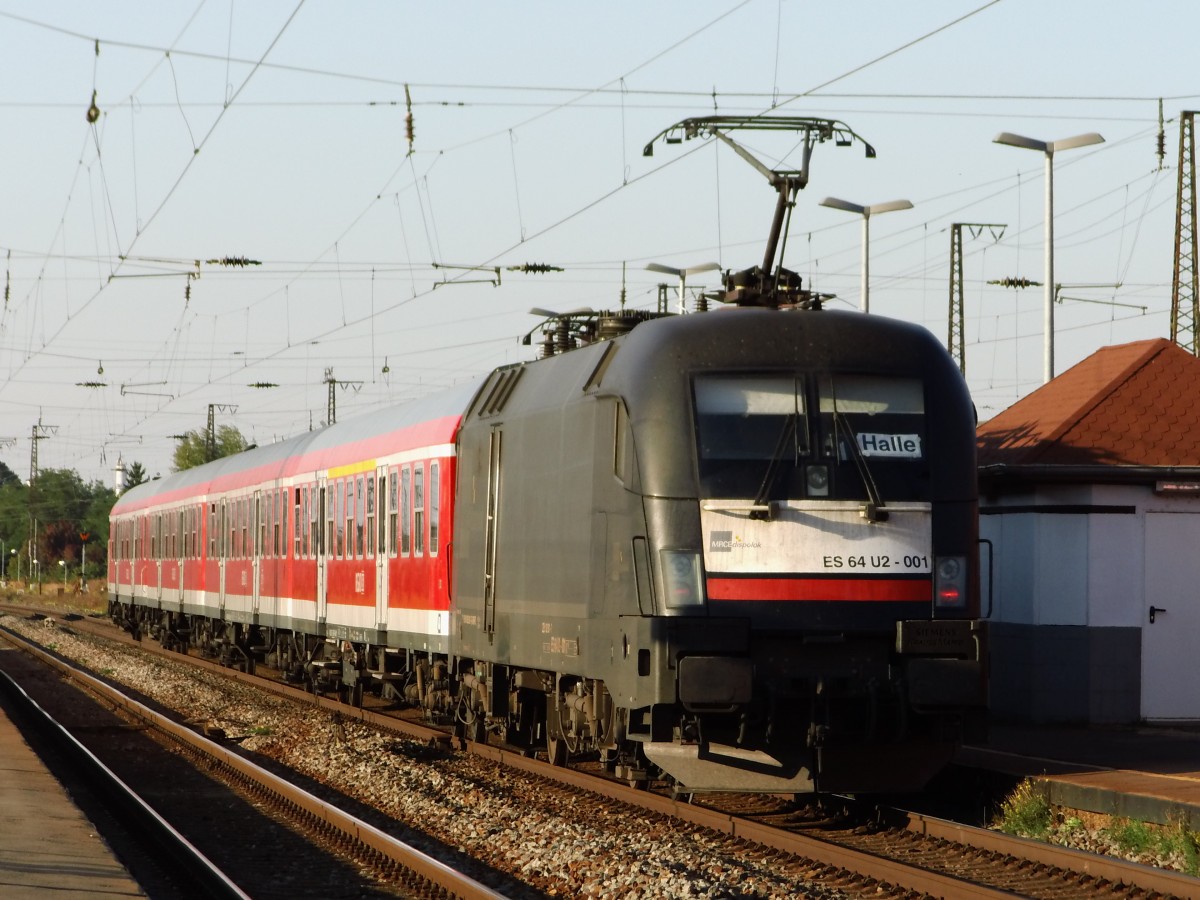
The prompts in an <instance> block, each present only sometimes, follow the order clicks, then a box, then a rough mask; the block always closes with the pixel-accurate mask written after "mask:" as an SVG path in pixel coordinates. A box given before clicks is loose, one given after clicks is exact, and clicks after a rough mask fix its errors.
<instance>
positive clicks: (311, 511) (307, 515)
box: [300, 487, 317, 559]
mask: <svg viewBox="0 0 1200 900" xmlns="http://www.w3.org/2000/svg"><path fill="white" fill-rule="evenodd" d="M316 499H317V492H316V488H308V487H306V488H303V489H302V490H301V491H300V507H301V509H300V512H301V513H302V514H303V515H302V516H301V519H300V529H301V531H302V533H303V537H302V538H301V540H300V552H301V553H302V554H303V555H304V558H305V559H310V558H311V557H312V556H316V555H317V504H316ZM310 554H311V556H310Z"/></svg>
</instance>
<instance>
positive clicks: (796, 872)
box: [72, 620, 1200, 898]
mask: <svg viewBox="0 0 1200 900" xmlns="http://www.w3.org/2000/svg"><path fill="white" fill-rule="evenodd" d="M72 625H73V626H76V627H78V628H79V629H80V630H83V629H87V630H89V631H94V632H96V633H97V634H98V635H100V636H104V637H106V638H108V639H112V638H113V637H116V636H117V633H116V632H115V631H114V630H113V629H112V627H111V626H110V625H108V624H107V623H105V622H94V621H93V622H89V621H87V620H84V621H80V622H78V623H72ZM141 649H143V650H144V651H146V652H155V651H157V649H158V648H156V647H154V646H153V645H149V644H147V645H146V646H145V647H143V648H141ZM159 652H161V651H159ZM166 655H167V656H168V657H169V658H173V659H175V660H177V661H179V662H184V661H185V659H184V658H183V657H180V656H179V655H178V654H175V653H171V654H166ZM186 661H187V662H189V663H191V664H193V665H199V666H200V667H201V668H217V667H213V666H211V664H206V663H205V662H204V661H203V660H197V659H195V658H194V657H188V658H186ZM219 671H220V673H221V674H222V675H223V676H225V677H229V676H231V675H232V676H234V677H235V678H236V679H237V680H238V681H242V682H248V681H253V682H254V683H256V684H258V685H261V684H262V682H261V680H260V679H253V678H252V677H250V676H246V675H244V674H242V673H236V672H230V670H227V669H220V670H219ZM271 690H273V691H276V692H281V693H283V694H285V695H287V696H289V697H291V698H292V699H293V700H298V701H299V702H301V703H304V704H306V705H307V706H308V707H310V708H315V709H316V710H319V711H320V714H321V715H323V716H326V717H328V718H329V720H330V721H335V720H334V719H333V717H334V716H337V717H339V719H340V721H342V722H346V723H354V724H355V726H356V727H367V726H370V727H383V728H388V729H390V730H391V732H392V733H393V734H395V733H396V732H397V731H398V730H399V731H401V732H403V734H405V735H407V736H408V738H411V739H414V740H420V741H426V742H427V741H429V740H430V739H431V738H432V737H433V736H434V735H435V734H436V732H433V731H430V730H429V729H425V728H423V727H421V726H417V725H414V724H412V723H397V722H396V721H395V720H394V719H393V718H392V717H389V716H386V715H384V714H382V713H380V712H371V711H368V710H358V709H353V708H348V707H344V706H342V705H340V704H337V703H336V702H334V701H332V700H329V699H327V698H314V697H313V696H312V695H310V694H305V693H303V692H300V691H296V690H295V689H292V688H288V687H286V686H284V685H281V684H278V683H276V684H272V685H271ZM440 740H441V741H442V742H443V745H444V743H445V742H446V740H447V738H446V736H445V735H442V736H441V737H440ZM466 749H467V750H468V751H469V753H468V754H449V755H450V756H465V757H469V758H474V759H477V760H481V761H487V762H489V763H493V764H502V765H505V766H508V767H509V768H508V771H509V772H519V773H524V774H525V775H527V776H528V777H529V778H531V779H536V780H537V783H539V784H542V785H547V784H548V783H549V782H553V783H554V784H555V785H561V787H559V786H556V787H554V788H553V790H551V788H550V787H548V786H543V787H541V788H540V789H535V793H537V792H540V801H538V802H540V804H541V807H542V812H544V811H545V810H546V809H547V808H557V807H558V806H559V805H562V806H565V807H569V806H571V804H572V803H575V804H577V805H581V806H583V807H584V808H585V809H586V811H587V812H588V813H589V814H590V816H591V818H592V819H610V820H621V819H622V818H623V817H627V816H628V815H629V812H628V811H629V810H630V809H631V808H633V809H635V810H640V814H641V815H642V819H641V820H640V821H641V822H642V825H641V829H642V830H643V831H645V830H646V829H650V830H651V831H652V832H661V833H662V834H663V835H664V836H666V835H667V834H670V835H671V836H672V837H678V836H679V835H680V834H686V835H689V836H690V842H691V843H692V844H693V845H694V846H699V847H701V848H704V850H705V852H704V853H702V854H701V855H702V856H703V857H708V858H710V859H711V858H716V859H717V860H718V861H719V860H732V861H735V862H733V863H730V864H728V868H729V873H728V874H730V875H732V874H734V870H736V869H737V868H738V867H739V866H744V867H746V871H748V872H750V873H751V874H750V875H749V879H750V880H749V881H748V882H747V881H746V880H745V878H742V880H740V881H739V885H740V887H741V888H742V889H744V891H745V893H746V894H747V895H749V896H755V895H758V896H785V895H793V896H794V895H796V894H797V893H801V892H802V891H799V890H792V891H791V893H790V894H785V893H784V891H785V890H786V885H788V884H790V885H791V886H792V887H793V888H798V887H800V886H807V889H808V895H809V896H872V897H881V896H882V897H886V896H914V895H925V896H940V897H999V896H1008V897H1011V896H1013V895H1014V894H1016V895H1018V896H1027V897H1045V898H1058V897H1078V896H1081V895H1087V896H1122V897H1124V896H1134V895H1136V896H1144V897H1155V896H1157V897H1170V896H1179V897H1190V896H1200V882H1198V881H1197V880H1196V879H1191V878H1187V877H1186V876H1183V875H1179V874H1177V873H1173V872H1167V871H1163V870H1158V869H1151V868H1149V867H1145V866H1138V865H1134V864H1130V863H1125V862H1122V861H1119V860H1110V859H1107V858H1103V857H1097V856H1094V855H1091V854H1085V853H1080V852H1078V851H1070V850H1066V849H1065V848H1057V847H1052V846H1048V845H1043V844H1038V843H1035V842H1032V841H1025V840H1022V839H1019V838H1012V837H1009V836H1006V835H1000V834H997V833H995V832H991V831H986V830H981V829H973V828H969V827H967V826H961V825H956V824H954V823H949V822H944V821H942V820H937V819H932V818H929V817H922V816H915V815H907V814H899V813H897V814H894V815H893V816H891V817H890V818H889V819H888V820H887V821H886V822H881V823H879V824H878V825H876V826H872V827H864V826H863V825H862V824H861V823H859V824H856V823H855V822H854V821H850V822H845V821H840V820H839V819H838V818H837V817H829V816H814V815H812V814H811V813H806V812H805V811H804V810H803V809H798V808H796V807H795V806H789V805H783V804H781V805H779V806H777V807H775V808H770V809H760V810H751V811H746V810H742V812H741V814H739V813H738V811H737V804H738V801H737V799H736V798H730V797H725V796H724V795H716V796H715V797H710V798H708V799H706V800H705V801H704V802H703V803H685V802H681V801H679V800H676V799H672V798H671V797H668V796H662V795H656V794H653V793H647V792H637V791H633V790H631V789H630V788H628V787H626V786H625V785H623V784H620V783H615V782H612V781H604V780H601V779H598V778H597V777H596V776H595V775H592V774H587V773H581V772H577V771H573V770H568V769H561V768H555V767H551V766H548V765H547V764H545V763H543V762H541V761H539V760H535V759H528V758H525V757H524V756H523V755H521V754H518V753H512V752H509V751H506V750H504V749H502V748H498V747H491V746H486V745H478V744H469V745H467V747H466ZM430 753H431V755H433V756H439V757H440V756H443V755H446V754H448V753H449V751H448V750H437V751H434V750H430ZM477 777H481V778H482V777H485V775H478V776H477ZM508 777H509V779H510V780H515V779H516V778H517V776H515V775H510V776H508ZM558 792H564V793H562V794H559V793H558ZM582 792H587V794H586V795H584V794H583V793H582ZM480 796H481V797H482V796H483V792H482V790H481V794H480ZM581 798H582V799H581ZM634 815H635V816H636V815H638V813H634ZM647 815H649V816H651V818H646V816H647ZM451 827H453V826H451ZM461 827H462V829H463V830H464V832H465V831H468V830H469V829H470V828H473V827H478V826H477V825H470V826H461ZM529 840H530V842H531V843H537V842H539V841H540V842H543V843H548V844H550V845H551V846H550V848H549V852H550V853H551V855H552V856H553V854H554V850H553V838H544V837H539V836H535V835H534V834H533V833H532V832H531V833H530V837H529ZM561 855H562V854H560V856H561ZM500 856H501V855H494V856H493V857H492V858H491V859H489V860H488V861H489V863H490V864H492V865H494V866H496V867H497V868H504V867H505V865H506V861H505V860H504V859H502V858H500ZM721 865H722V864H721V863H720V862H718V864H717V868H718V869H720V868H721ZM763 867H766V868H767V869H768V870H770V871H771V872H773V873H774V875H775V876H779V875H782V876H783V877H782V878H779V877H776V878H775V880H774V881H772V879H771V878H770V877H767V876H762V881H761V882H756V881H755V880H754V879H755V877H757V875H756V873H758V872H759V871H761V869H762V868H763ZM558 868H561V867H556V866H555V865H554V864H551V863H536V862H531V859H529V858H527V859H525V861H524V862H523V863H522V864H521V865H519V866H517V867H516V869H515V870H511V871H513V872H514V877H516V878H520V879H522V880H523V881H525V882H526V883H527V884H529V885H530V886H531V887H533V888H534V889H536V890H540V891H545V892H546V893H555V894H558V895H562V893H564V892H566V891H565V888H569V889H570V890H572V891H574V892H577V893H587V892H591V893H592V894H593V895H594V896H599V895H602V894H604V893H606V892H608V893H611V892H612V890H610V888H614V887H616V885H609V884H606V883H605V882H604V881H603V879H602V878H598V877H597V878H592V877H591V876H589V875H587V874H586V872H585V868H584V867H583V866H577V867H576V868H574V869H572V868H571V867H570V866H567V870H568V872H573V873H575V879H574V881H571V880H570V878H568V879H567V882H566V884H565V885H564V884H563V878H562V876H561V875H560V874H558ZM675 871H676V872H677V874H679V875H680V876H681V877H687V878H691V879H692V880H693V881H694V882H695V883H696V884H698V885H701V886H703V885H704V884H712V883H714V881H715V880H718V879H719V878H720V877H721V875H720V874H719V873H714V869H713V866H711V865H709V866H707V867H705V866H698V867H696V870H695V871H689V870H688V867H687V865H684V864H677V865H676V868H675ZM756 885H758V886H756ZM658 895H660V894H655V893H653V892H651V893H648V894H647V896H658ZM697 895H699V896H704V895H705V894H704V893H703V892H700V893H699V894H697V893H695V892H693V893H692V896H697ZM712 895H713V896H718V895H720V894H712Z"/></svg>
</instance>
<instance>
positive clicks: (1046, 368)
mask: <svg viewBox="0 0 1200 900" xmlns="http://www.w3.org/2000/svg"><path fill="white" fill-rule="evenodd" d="M992 142H993V143H995V144H1007V145H1008V146H1010V147H1020V148H1021V149H1023V150H1037V151H1040V152H1041V153H1044V154H1045V156H1046V225H1045V230H1046V247H1045V254H1046V280H1045V282H1044V286H1045V291H1046V302H1045V310H1044V311H1043V314H1042V328H1043V330H1044V331H1045V349H1044V351H1043V366H1042V369H1043V376H1044V381H1046V382H1048V381H1050V379H1052V378H1053V377H1054V153H1055V151H1056V150H1074V149H1075V148H1076V147H1088V146H1091V145H1092V144H1102V143H1104V138H1103V137H1101V136H1100V135H1098V134H1096V132H1094V131H1089V132H1088V133H1087V134H1077V135H1075V136H1074V137H1069V138H1062V139H1061V140H1057V141H1039V140H1035V139H1034V138H1029V137H1022V136H1021V135H1019V134H1011V133H1010V132H1007V131H1002V132H1000V133H999V134H998V135H996V136H995V137H994V138H992Z"/></svg>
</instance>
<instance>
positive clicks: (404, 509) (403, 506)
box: [400, 466, 412, 556]
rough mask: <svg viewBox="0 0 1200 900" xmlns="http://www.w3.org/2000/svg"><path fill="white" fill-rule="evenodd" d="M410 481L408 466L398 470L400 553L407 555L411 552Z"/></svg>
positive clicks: (410, 474) (410, 475) (410, 473)
mask: <svg viewBox="0 0 1200 900" xmlns="http://www.w3.org/2000/svg"><path fill="white" fill-rule="evenodd" d="M411 483H412V472H411V471H410V470H409V468H408V466H405V467H404V468H403V469H401V470H400V555H401V556H408V555H409V553H411V552H412V504H411V498H410V496H409V486H410V485H411Z"/></svg>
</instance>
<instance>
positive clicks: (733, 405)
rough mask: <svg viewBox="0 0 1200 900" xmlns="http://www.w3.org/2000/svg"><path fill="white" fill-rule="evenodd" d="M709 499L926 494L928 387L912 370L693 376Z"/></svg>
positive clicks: (758, 500)
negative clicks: (906, 374)
mask: <svg viewBox="0 0 1200 900" xmlns="http://www.w3.org/2000/svg"><path fill="white" fill-rule="evenodd" d="M695 404H696V431H697V440H698V470H699V477H700V492H701V495H702V496H703V497H704V498H706V499H715V498H721V499H745V500H752V501H754V502H756V503H762V502H766V501H770V500H804V499H814V498H821V499H825V498H828V499H837V500H868V499H871V497H870V493H871V491H870V489H869V487H868V482H873V484H874V487H875V488H876V489H877V491H878V494H879V496H880V498H882V500H883V501H885V502H886V501H888V500H921V499H927V496H926V495H927V493H928V483H929V467H928V462H927V454H926V427H925V403H924V391H923V389H922V385H921V382H920V381H919V380H917V379H914V378H892V377H884V376H878V375H849V374H836V375H830V374H824V373H822V374H814V375H793V374H787V375H781V374H769V375H762V374H755V375H741V374H722V375H708V374H705V375H698V376H697V377H696V379H695Z"/></svg>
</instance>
